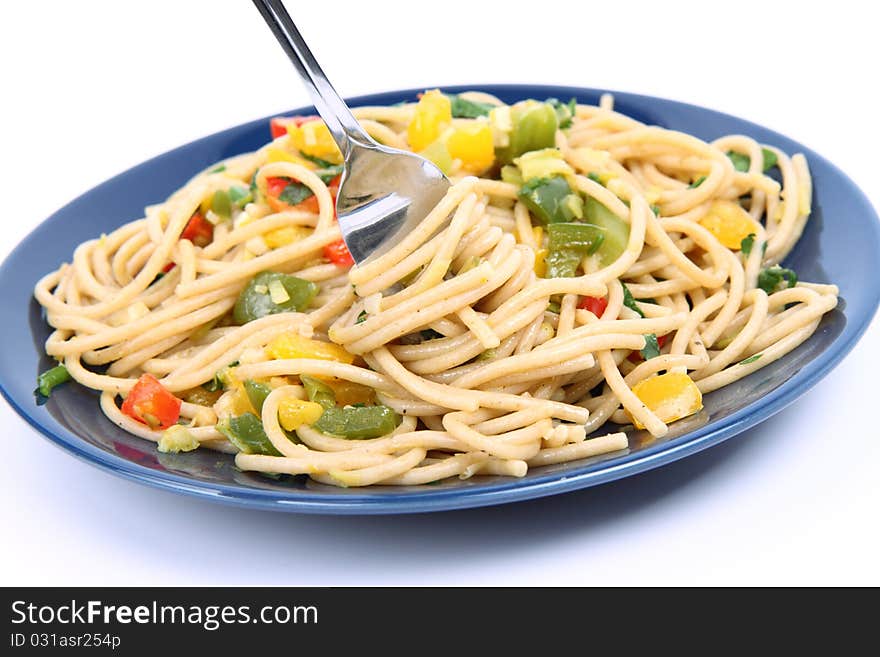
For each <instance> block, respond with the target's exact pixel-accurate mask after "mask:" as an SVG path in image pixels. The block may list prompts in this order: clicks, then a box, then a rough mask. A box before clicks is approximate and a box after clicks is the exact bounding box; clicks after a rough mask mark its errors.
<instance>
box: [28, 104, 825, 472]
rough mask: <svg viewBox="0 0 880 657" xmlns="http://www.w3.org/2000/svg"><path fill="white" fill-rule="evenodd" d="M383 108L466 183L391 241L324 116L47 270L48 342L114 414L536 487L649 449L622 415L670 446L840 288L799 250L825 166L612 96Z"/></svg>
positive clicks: (280, 468) (323, 459)
mask: <svg viewBox="0 0 880 657" xmlns="http://www.w3.org/2000/svg"><path fill="white" fill-rule="evenodd" d="M529 112H534V114H532V115H531V117H532V119H531V120H532V123H531V125H532V128H531V129H532V130H534V131H535V132H533V133H531V134H526V133H525V132H523V131H525V130H526V127H524V126H526V125H527V124H528V122H527V121H524V120H523V116H525V115H526V114H527V113H529ZM355 115H356V116H357V118H358V119H359V120H360V121H361V123H362V124H363V126H364V128H365V129H366V130H367V131H368V132H369V133H370V134H371V135H373V136H374V137H375V138H376V139H377V140H379V141H381V142H383V143H386V144H388V145H391V146H395V147H399V148H410V149H413V150H418V151H420V152H422V153H423V154H424V155H425V156H426V157H429V158H430V159H433V160H434V161H435V162H436V163H437V164H438V165H440V166H442V167H444V168H445V169H446V170H447V171H448V173H449V175H450V178H451V180H452V183H453V184H452V186H451V188H450V189H449V192H448V194H447V195H446V197H445V198H444V199H443V200H442V201H441V202H440V203H439V204H438V205H437V206H436V207H435V208H434V210H433V211H432V212H431V213H430V214H429V215H428V216H427V217H426V218H425V219H424V221H423V222H422V224H421V225H420V227H419V228H418V229H416V230H415V231H413V232H412V233H410V234H409V235H406V236H405V237H404V238H403V239H402V240H401V241H400V242H399V243H398V244H396V245H395V246H394V247H393V248H391V249H390V250H388V251H387V252H385V253H383V254H381V255H380V256H378V257H376V258H374V259H371V260H369V261H368V262H366V263H363V264H361V265H355V266H351V264H352V263H351V261H350V259H349V258H350V256H348V254H347V252H346V250H345V246H344V242H342V241H341V233H340V230H339V227H338V225H337V223H336V221H335V216H334V198H333V195H334V193H335V186H336V185H337V184H338V182H337V180H336V176H337V175H338V173H339V172H340V170H341V167H340V163H341V160H340V159H339V156H338V152H337V151H336V150H335V146H334V145H333V144H332V142H328V140H329V134H327V133H326V128H325V127H324V126H323V124H322V123H321V122H320V121H317V120H310V119H308V118H305V119H304V118H299V119H287V120H286V121H285V120H279V122H278V123H277V125H276V124H275V122H274V121H273V126H274V128H275V129H276V134H275V138H274V139H273V140H272V141H271V142H269V143H268V144H267V145H265V146H264V147H263V148H261V149H260V150H258V151H256V152H254V153H248V154H245V155H240V156H236V157H233V158H230V159H228V160H226V161H224V162H222V163H220V164H219V165H217V166H214V167H212V168H211V169H208V170H206V171H203V172H201V173H199V174H198V175H196V176H195V177H194V178H193V179H192V180H190V181H189V182H188V183H186V184H185V185H184V186H183V187H182V188H181V189H180V190H179V191H177V192H175V193H174V194H173V195H172V196H171V197H170V198H169V199H167V200H166V201H165V202H164V203H161V204H159V205H156V206H152V207H149V208H147V209H146V213H145V217H144V218H141V219H138V220H136V221H132V222H130V223H128V224H126V225H124V226H122V227H120V228H118V229H117V230H115V231H114V232H112V233H110V234H108V235H102V236H100V238H98V239H92V240H89V241H86V242H84V243H82V244H81V245H80V246H79V247H77V249H76V250H75V252H74V253H73V257H72V262H71V263H70V264H63V265H61V266H60V268H59V269H58V270H56V271H54V272H52V273H50V274H48V275H46V276H45V277H44V278H43V279H42V280H40V281H39V283H38V284H37V286H36V289H35V296H36V298H37V300H38V301H39V303H40V304H42V306H43V307H44V308H45V311H46V318H47V321H48V323H49V324H50V325H51V326H52V327H53V329H54V331H53V332H52V334H51V336H50V337H49V339H48V340H47V342H46V353H47V354H48V355H49V356H51V357H54V358H56V359H57V360H58V361H59V362H60V363H62V364H63V366H64V368H66V370H67V372H68V373H69V374H70V376H71V377H72V378H73V379H75V380H76V381H77V382H78V383H79V384H82V385H84V386H87V387H89V388H93V389H95V390H98V391H100V393H101V396H100V406H101V409H102V410H103V412H104V413H105V414H106V415H107V417H108V418H109V419H110V420H111V421H113V422H114V423H116V424H117V425H119V426H120V427H121V428H122V429H124V430H125V431H128V432H130V433H133V434H135V435H138V436H140V437H142V438H145V439H148V440H153V441H155V442H157V443H158V444H159V448H160V449H162V450H163V451H168V450H170V451H186V450H190V449H195V448H198V447H201V448H210V449H217V450H220V451H225V452H229V453H233V454H235V462H236V465H237V466H238V467H239V468H241V469H242V470H249V471H259V472H264V473H278V474H290V475H307V476H310V477H312V478H314V479H315V480H317V481H320V482H323V483H327V484H333V485H341V486H367V485H373V484H382V485H417V484H425V483H430V482H433V481H438V480H442V479H446V478H449V477H461V478H468V477H471V476H474V475H501V476H512V477H521V476H524V475H525V474H526V472H527V471H528V469H529V468H530V467H538V466H542V465H548V464H553V463H561V462H567V461H572V460H577V459H584V458H589V457H594V456H597V455H601V454H607V453H613V452H617V451H620V450H625V449H627V446H628V443H627V436H626V434H625V433H623V432H621V431H620V430H618V428H616V427H615V428H613V429H612V430H610V431H609V430H608V429H603V427H604V426H605V425H606V423H607V422H608V421H612V422H615V423H617V424H619V425H629V424H635V426H636V427H639V428H642V427H644V428H645V429H646V430H647V431H648V432H649V433H650V434H651V435H652V436H654V437H657V438H659V437H662V436H663V435H665V434H666V433H667V431H668V425H669V424H670V423H671V422H674V421H676V420H678V419H680V418H682V417H686V416H688V415H692V414H694V413H696V412H699V411H700V409H701V408H702V401H701V400H702V394H703V393H708V392H711V391H713V390H716V389H718V388H720V387H722V386H726V385H728V384H730V383H731V382H733V381H736V380H738V379H740V378H742V377H744V376H747V375H749V374H751V373H752V372H754V371H755V370H757V369H760V368H761V367H764V366H765V365H768V364H770V363H772V362H773V361H775V360H776V359H778V358H781V357H783V356H784V355H785V354H786V353H788V352H790V351H791V350H792V349H794V348H795V347H797V346H798V345H799V344H800V343H802V342H803V341H804V340H806V339H807V338H809V336H810V335H811V334H812V333H813V331H814V330H815V329H816V327H817V326H818V323H819V321H820V320H821V318H822V315H823V314H824V313H827V312H829V311H830V310H831V309H833V308H834V307H835V306H836V304H837V288H836V287H835V286H834V285H819V284H808V283H803V282H798V281H797V280H796V275H795V274H794V273H793V272H791V271H790V270H788V269H785V268H782V267H779V266H778V263H780V262H782V261H783V260H784V258H785V257H786V255H787V254H788V253H789V252H790V251H791V250H792V248H793V247H794V246H795V244H796V243H797V240H798V239H799V237H800V235H801V233H802V231H803V229H804V226H805V224H806V222H807V220H808V218H809V214H810V198H811V195H812V190H811V181H810V175H809V170H808V166H807V162H806V160H805V159H804V157H803V156H802V155H794V156H792V157H789V156H788V155H786V154H785V153H783V152H781V151H780V150H778V149H776V148H774V147H773V146H768V145H762V144H758V143H756V142H755V141H754V140H753V139H751V138H749V137H747V136H744V135H732V136H726V137H722V138H720V139H717V140H716V141H714V142H712V143H706V142H704V141H702V140H700V139H697V138H696V137H693V136H691V135H688V134H685V133H681V132H676V131H673V130H666V129H662V128H659V127H655V126H646V125H642V124H640V123H638V122H637V121H634V120H633V119H631V118H628V117H626V116H624V115H622V114H620V113H617V112H615V111H614V109H613V99H612V98H611V97H610V96H607V95H606V96H603V98H602V100H601V102H600V104H599V105H598V106H589V105H575V104H574V103H573V102H572V103H571V104H569V105H563V104H562V103H559V102H558V101H547V102H538V101H525V102H523V103H518V104H516V105H513V106H512V107H511V106H507V105H504V104H503V103H501V101H499V100H498V99H496V98H494V97H492V96H488V95H487V94H480V93H471V94H462V95H461V96H458V97H449V96H444V95H443V94H441V93H440V92H437V91H431V92H427V93H426V94H425V95H424V96H423V97H422V99H421V100H420V101H419V102H418V103H408V104H402V105H399V106H393V107H362V108H358V109H356V110H355ZM437 116H440V119H436V117H437ZM536 117H538V118H540V117H543V119H542V120H544V121H545V122H546V125H548V126H550V128H549V131H545V134H544V137H540V135H539V132H540V128H537V129H536V128H534V126H535V121H537V118H536ZM431 121H435V125H431ZM279 126H280V128H279ZM517 131H520V132H517ZM541 139H544V141H545V143H540V144H539V143H538V142H540V140H541ZM529 140H531V141H529ZM523 141H525V142H529V143H531V144H532V146H533V147H528V148H523V147H522V146H521V145H522V143H523ZM518 144H519V145H520V147H519V150H518V151H517V145H518ZM536 144H537V146H536V147H534V146H535V145H536ZM512 151H513V152H512ZM773 168H775V169H776V170H778V173H779V175H778V177H774V176H772V175H769V172H768V170H769V169H773ZM554 194H555V196H554ZM151 386H152V387H151ZM150 391H152V392H150ZM248 423H249V424H248ZM334 423H336V424H334ZM333 427H337V429H336V431H338V432H337V433H334V430H333ZM596 432H599V434H600V435H598V436H594V434H595V433H596Z"/></svg>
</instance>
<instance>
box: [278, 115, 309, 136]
mask: <svg viewBox="0 0 880 657" xmlns="http://www.w3.org/2000/svg"><path fill="white" fill-rule="evenodd" d="M318 120H319V117H317V116H274V117H272V118H271V119H269V130H270V131H271V133H272V139H278V137H282V136H284V135H286V134H287V130H288V127H289V126H300V125H302V124H303V123H308V122H309V121H318Z"/></svg>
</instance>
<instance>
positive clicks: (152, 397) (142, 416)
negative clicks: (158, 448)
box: [122, 374, 181, 429]
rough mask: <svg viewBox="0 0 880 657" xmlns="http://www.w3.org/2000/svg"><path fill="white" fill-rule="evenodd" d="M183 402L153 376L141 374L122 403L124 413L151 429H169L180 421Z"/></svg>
mask: <svg viewBox="0 0 880 657" xmlns="http://www.w3.org/2000/svg"><path fill="white" fill-rule="evenodd" d="M180 404H181V400H180V399H178V398H177V397H175V396H174V395H172V394H171V393H170V392H168V391H167V390H166V389H165V388H164V387H163V386H162V384H161V383H159V380H158V379H156V377H155V376H153V375H152V374H141V377H140V378H139V379H138V380H137V383H135V384H134V387H132V389H131V390H130V391H129V393H128V395H127V396H126V398H125V401H124V402H122V412H123V413H125V414H126V415H127V416H129V417H130V418H132V419H134V420H137V421H138V422H141V423H143V424H146V425H147V426H148V427H150V428H151V429H167V428H168V427H170V426H171V425H172V424H175V423H176V422H177V420H178V419H180Z"/></svg>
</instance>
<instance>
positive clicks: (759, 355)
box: [737, 353, 763, 365]
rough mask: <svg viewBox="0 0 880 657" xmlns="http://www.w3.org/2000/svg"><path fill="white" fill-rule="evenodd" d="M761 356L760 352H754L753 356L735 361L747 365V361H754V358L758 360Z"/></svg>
mask: <svg viewBox="0 0 880 657" xmlns="http://www.w3.org/2000/svg"><path fill="white" fill-rule="evenodd" d="M761 356H763V354H760V353H758V354H755V355H754V356H749V357H748V358H746V359H745V360H741V361H739V362H738V363H737V365H748V364H749V363H754V362H755V361H756V360H758V359H759V358H760V357H761Z"/></svg>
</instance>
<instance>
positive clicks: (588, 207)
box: [584, 196, 629, 267]
mask: <svg viewBox="0 0 880 657" xmlns="http://www.w3.org/2000/svg"><path fill="white" fill-rule="evenodd" d="M584 221H587V222H589V223H591V224H594V225H596V226H599V227H601V228H603V229H604V230H605V239H604V240H603V241H602V244H601V245H599V248H598V250H597V251H596V255H597V256H598V257H599V261H600V263H601V264H602V265H603V266H606V267H607V266H608V265H610V264H611V263H613V262H614V261H615V260H617V259H618V258H619V257H620V256H621V255H622V254H623V252H624V251H626V245H627V244H628V243H629V225H628V224H627V223H626V222H625V221H623V219H621V218H620V217H618V216H617V215H616V214H614V213H613V212H612V211H611V210H609V209H608V208H606V207H605V206H604V205H602V204H601V203H600V202H599V201H597V200H596V199H594V198H593V197H592V196H588V197H587V198H586V199H584Z"/></svg>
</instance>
